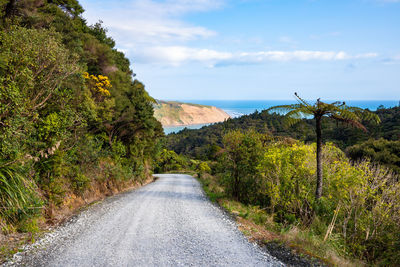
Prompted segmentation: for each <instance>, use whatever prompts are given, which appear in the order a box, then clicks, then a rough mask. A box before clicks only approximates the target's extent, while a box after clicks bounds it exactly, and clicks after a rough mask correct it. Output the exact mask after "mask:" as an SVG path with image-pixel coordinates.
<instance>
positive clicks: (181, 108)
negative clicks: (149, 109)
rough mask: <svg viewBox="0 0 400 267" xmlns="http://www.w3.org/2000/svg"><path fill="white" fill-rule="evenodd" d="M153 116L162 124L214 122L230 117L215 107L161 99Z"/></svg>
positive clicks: (180, 124) (178, 124)
mask: <svg viewBox="0 0 400 267" xmlns="http://www.w3.org/2000/svg"><path fill="white" fill-rule="evenodd" d="M154 116H155V118H156V119H157V120H158V121H159V122H161V124H162V125H163V126H184V125H192V124H203V123H214V122H221V121H225V120H227V119H229V118H230V116H229V115H228V114H227V113H226V112H225V111H223V110H222V109H219V108H217V107H213V106H205V105H198V104H189V103H182V102H175V101H161V100H159V101H157V104H156V105H155V107H154Z"/></svg>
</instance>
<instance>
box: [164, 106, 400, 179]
mask: <svg viewBox="0 0 400 267" xmlns="http://www.w3.org/2000/svg"><path fill="white" fill-rule="evenodd" d="M374 113H375V114H377V115H378V116H379V117H380V119H381V123H379V124H375V123H372V122H364V124H365V126H366V128H367V130H368V131H367V132H364V131H362V130H361V129H357V128H354V127H352V126H351V125H348V124H345V123H341V122H336V121H332V120H328V119H325V120H323V123H322V132H323V140H324V142H332V143H334V144H336V145H337V146H338V147H339V148H341V149H342V150H344V151H346V153H347V155H348V156H349V157H351V158H352V159H353V160H360V159H362V158H370V159H372V160H373V161H375V162H379V163H382V164H385V165H387V166H389V167H391V168H393V169H394V170H395V171H397V172H400V157H399V155H400V141H399V140H400V107H393V108H387V109H386V108H384V107H380V108H379V109H378V110H376V111H374ZM314 128H315V121H314V120H313V119H303V120H301V121H300V122H298V123H296V124H295V125H292V126H289V125H288V124H287V123H286V121H285V119H284V116H283V115H280V114H277V113H272V114H271V113H270V112H268V111H266V110H264V111H261V112H254V113H253V114H250V115H245V116H241V117H239V118H233V119H228V120H227V121H225V122H221V123H216V124H213V125H210V126H206V127H203V128H201V129H197V130H190V129H184V130H182V131H180V132H178V133H172V134H169V135H168V136H167V138H166V144H167V147H168V148H169V149H170V150H173V151H175V152H176V153H178V154H182V155H186V156H189V157H192V158H196V159H200V160H213V159H215V158H216V155H217V154H218V151H220V150H221V149H222V147H223V144H222V139H223V136H224V135H225V134H226V133H228V132H229V131H231V130H248V129H253V130H255V131H257V132H258V133H263V134H268V135H271V136H275V137H278V136H281V137H291V138H293V139H296V140H301V141H304V142H306V143H312V142H315V138H316V134H315V129H314Z"/></svg>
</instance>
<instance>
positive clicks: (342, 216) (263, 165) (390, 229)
mask: <svg viewBox="0 0 400 267" xmlns="http://www.w3.org/2000/svg"><path fill="white" fill-rule="evenodd" d="M315 153H316V146H315V144H311V145H307V144H304V143H302V142H295V143H293V144H287V143H282V142H275V143H271V144H269V145H267V146H266V148H265V153H264V157H263V159H262V160H261V162H260V164H259V166H258V169H259V171H260V172H261V176H262V179H261V183H260V184H259V191H260V192H261V194H260V192H258V193H259V194H258V195H259V196H262V198H263V200H262V201H260V203H263V204H264V205H265V206H266V207H267V208H269V210H270V212H272V213H274V214H275V218H276V221H277V222H280V223H285V224H293V223H296V222H297V223H298V224H300V225H303V226H308V224H309V223H311V222H312V221H313V220H314V218H315V216H318V218H319V221H320V222H322V223H323V225H325V226H323V227H322V228H321V227H319V228H318V229H317V228H316V229H314V231H316V233H318V234H320V235H321V236H322V237H325V238H329V237H330V236H331V234H336V235H339V236H340V237H341V240H343V242H344V243H345V244H346V247H347V249H348V250H349V252H350V253H352V254H354V255H362V256H363V257H364V258H367V259H368V258H369V259H370V260H371V259H372V258H374V257H376V256H375V255H376V254H379V255H384V254H385V253H388V254H390V255H391V257H393V255H398V254H396V253H395V251H396V250H398V249H400V241H399V240H400V239H399V237H400V183H399V178H398V177H396V176H395V175H393V173H391V172H390V171H388V170H387V169H386V168H383V167H380V166H375V165H373V164H372V163H371V162H370V161H367V160H365V161H362V162H356V163H354V162H351V161H350V160H349V159H348V158H347V157H346V156H345V154H344V153H343V152H342V151H341V150H340V149H339V148H337V147H336V146H334V145H333V144H331V143H328V144H326V145H325V146H324V148H323V175H324V185H323V187H324V195H323V196H322V198H321V199H320V200H318V201H315V198H314V192H315V187H316V185H315V180H316V177H315V176H316V174H315V166H316V160H315ZM334 214H336V216H334ZM328 225H329V226H330V227H331V229H332V230H328V229H329V227H327V226H328ZM396 261H400V256H399V257H398V258H397V259H396Z"/></svg>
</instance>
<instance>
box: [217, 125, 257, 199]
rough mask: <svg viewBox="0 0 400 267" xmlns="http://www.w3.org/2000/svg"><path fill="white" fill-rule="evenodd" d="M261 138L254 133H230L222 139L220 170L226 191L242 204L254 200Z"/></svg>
mask: <svg viewBox="0 0 400 267" xmlns="http://www.w3.org/2000/svg"><path fill="white" fill-rule="evenodd" d="M261 139H262V137H261V135H260V134H257V133H256V132H254V131H249V132H245V133H243V132H241V131H232V132H229V133H228V134H226V135H225V136H224V138H223V143H224V153H223V154H222V157H221V161H222V166H223V167H222V168H223V175H224V180H225V183H226V186H227V191H228V193H229V194H231V195H232V196H233V197H234V198H235V199H237V200H239V201H243V202H248V201H252V200H254V198H255V195H254V192H255V191H256V190H255V189H256V188H255V187H256V185H257V182H258V179H259V172H258V170H257V166H258V164H259V162H260V160H261V156H262V141H261Z"/></svg>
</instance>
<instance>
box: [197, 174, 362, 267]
mask: <svg viewBox="0 0 400 267" xmlns="http://www.w3.org/2000/svg"><path fill="white" fill-rule="evenodd" d="M198 180H199V181H200V183H201V184H202V186H203V190H204V192H205V193H206V194H207V196H208V197H209V199H210V200H211V201H212V202H216V203H218V204H219V205H220V206H221V207H223V208H224V209H225V210H226V211H227V212H228V213H229V214H231V215H232V216H233V217H234V218H235V219H236V221H237V222H238V223H239V230H241V231H242V232H243V234H244V235H245V236H246V237H247V238H248V239H249V240H250V241H252V242H256V243H258V244H259V245H260V246H262V247H265V248H266V249H267V250H269V249H268V248H270V247H275V248H276V247H282V248H285V249H288V250H289V251H290V252H291V253H293V254H294V255H296V256H297V257H300V258H302V260H306V261H307V262H308V263H310V264H316V266H349V267H352V266H357V267H358V266H365V265H366V264H365V263H364V262H361V261H359V260H357V259H349V258H348V257H346V255H345V251H344V246H343V245H342V244H341V241H340V240H339V239H338V238H335V236H334V235H333V236H331V238H330V239H329V240H327V241H324V240H323V237H321V236H320V235H317V234H316V233H314V232H313V230H312V229H315V228H318V227H323V226H321V225H318V224H319V222H318V221H317V220H315V222H314V224H317V225H313V227H310V228H308V229H301V228H300V227H298V226H293V225H292V226H287V225H283V224H280V223H276V222H275V221H274V219H273V218H274V216H273V214H268V213H267V212H266V211H265V210H263V209H260V208H259V207H258V206H252V205H245V204H243V203H240V202H238V201H235V200H232V199H230V198H229V197H228V196H227V195H226V194H225V193H224V190H223V188H222V187H221V186H219V185H218V182H217V180H216V178H215V177H213V176H211V175H208V174H205V175H202V177H201V178H198ZM275 257H277V258H278V259H279V255H275ZM280 260H282V261H283V262H285V259H280Z"/></svg>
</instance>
